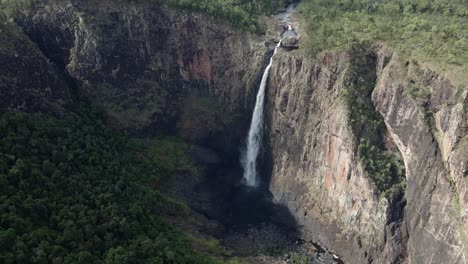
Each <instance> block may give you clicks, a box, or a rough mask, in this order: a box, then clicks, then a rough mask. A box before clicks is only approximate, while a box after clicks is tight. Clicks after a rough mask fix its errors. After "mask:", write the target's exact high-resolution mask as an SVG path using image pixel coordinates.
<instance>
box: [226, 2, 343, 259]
mask: <svg viewBox="0 0 468 264" xmlns="http://www.w3.org/2000/svg"><path fill="white" fill-rule="evenodd" d="M296 6H297V3H293V4H290V5H289V6H288V7H287V8H286V9H283V10H282V11H280V12H277V13H275V14H274V15H273V19H274V20H275V22H279V23H280V24H281V25H282V26H283V28H284V31H283V32H281V40H280V41H279V42H278V43H277V44H276V46H275V47H274V49H273V52H272V54H271V53H270V54H271V57H270V58H269V61H268V64H267V65H266V67H265V68H264V71H263V74H262V79H261V82H260V85H259V88H258V91H257V94H256V97H255V98H256V100H255V106H254V108H253V112H252V118H251V123H250V126H249V130H248V134H247V138H246V141H245V148H244V149H243V150H242V151H241V157H240V163H241V166H242V169H243V177H242V184H240V185H238V186H237V187H235V189H234V190H233V192H232V193H230V194H229V195H228V196H229V197H228V198H227V199H228V201H229V209H228V212H227V220H226V222H225V224H226V226H227V227H228V230H229V231H228V233H227V235H226V237H225V240H224V241H225V243H226V244H227V245H229V246H231V247H233V248H237V249H240V251H242V250H244V251H246V252H263V251H265V249H268V250H270V249H271V248H281V249H283V250H285V249H286V250H287V251H288V252H299V253H301V254H304V255H307V256H308V259H309V263H321V264H332V263H338V264H340V263H344V262H343V261H342V260H341V259H340V258H339V257H338V256H337V255H335V254H333V253H330V252H329V251H328V250H326V249H325V247H323V246H321V245H320V244H318V243H315V242H313V241H305V240H302V239H301V238H300V232H299V228H298V223H296V221H295V219H294V217H293V216H292V214H291V212H290V211H289V209H288V208H287V207H286V206H284V205H280V204H277V203H274V202H273V196H272V194H271V193H270V191H269V189H268V186H266V185H267V184H265V183H264V182H265V179H262V175H261V168H259V164H258V161H257V160H258V158H259V155H260V154H261V150H262V147H263V145H262V144H263V134H264V111H265V110H264V105H265V97H266V90H267V89H268V78H269V74H270V69H271V67H272V65H273V60H274V58H275V55H276V53H277V52H278V51H279V49H281V44H282V41H283V39H285V38H288V37H296V36H297V34H296V32H295V30H294V26H293V20H292V18H291V16H292V14H293V13H294V12H295V10H296ZM270 51H271V50H270ZM259 172H260V173H259ZM268 250H267V251H268Z"/></svg>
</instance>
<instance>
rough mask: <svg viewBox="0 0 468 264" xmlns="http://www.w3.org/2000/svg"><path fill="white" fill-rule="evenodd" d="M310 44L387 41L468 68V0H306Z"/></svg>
mask: <svg viewBox="0 0 468 264" xmlns="http://www.w3.org/2000/svg"><path fill="white" fill-rule="evenodd" d="M300 12H301V14H302V17H303V20H304V22H305V23H306V24H307V25H306V26H307V33H308V36H309V37H308V38H307V41H308V42H309V43H308V45H307V46H308V47H309V49H310V51H311V52H312V53H313V54H316V53H318V52H320V51H322V50H324V49H346V48H349V47H351V46H352V45H353V44H356V43H366V42H370V41H376V40H377V41H384V42H386V43H389V44H390V45H391V46H392V47H394V48H396V49H397V50H398V51H399V52H400V53H403V54H409V55H416V56H418V57H421V58H423V59H431V60H432V61H435V63H445V64H451V65H457V66H462V67H463V68H467V67H468V2H467V1H466V0H335V1H328V0H303V1H301V5H300Z"/></svg>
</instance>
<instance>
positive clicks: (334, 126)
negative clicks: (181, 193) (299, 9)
mask: <svg viewBox="0 0 468 264" xmlns="http://www.w3.org/2000/svg"><path fill="white" fill-rule="evenodd" d="M359 56H372V57H374V58H375V59H373V60H370V61H369V64H368V65H367V66H365V67H368V69H367V70H368V71H372V72H375V88H374V91H373V93H372V102H373V104H374V105H375V109H376V110H377V111H379V113H380V114H381V115H382V118H383V120H384V121H385V125H386V128H387V131H388V133H387V135H386V139H385V141H386V142H384V143H385V144H386V145H387V147H388V148H392V146H393V147H395V146H396V148H397V150H398V151H399V152H401V155H402V157H403V160H404V166H405V169H406V179H407V188H406V192H405V193H404V195H403V194H401V193H399V192H398V191H397V192H395V191H394V192H391V194H390V195H389V196H388V198H386V197H385V196H382V195H380V196H379V195H377V191H376V187H375V185H374V184H373V183H372V181H370V180H369V177H367V176H368V175H367V174H368V173H367V171H366V168H365V166H364V165H363V161H362V157H361V156H360V155H359V153H358V151H357V145H358V144H359V140H360V139H359V138H357V137H356V136H355V134H354V133H353V129H352V127H351V125H350V123H351V122H350V120H349V116H350V115H349V106H348V105H347V104H346V100H345V98H344V96H346V95H345V94H344V93H343V91H344V89H346V88H348V83H347V82H346V80H347V76H348V75H349V74H350V62H351V61H353V58H355V57H359ZM272 69H273V72H272V74H271V80H270V86H269V95H268V97H269V100H268V102H269V104H268V107H267V108H268V111H267V112H268V116H269V118H268V129H267V131H269V135H268V138H269V146H268V151H267V155H268V156H269V158H267V159H269V162H270V164H269V171H270V178H271V179H270V181H271V182H270V189H271V191H272V193H273V195H274V196H275V199H276V200H277V201H278V202H280V203H283V204H285V205H287V206H288V207H289V208H290V209H291V211H292V213H293V214H294V215H295V217H296V218H297V220H298V222H299V224H300V225H301V226H302V230H303V235H304V236H306V237H309V238H311V239H316V240H319V241H322V242H323V243H325V245H327V246H330V247H332V248H333V250H335V251H336V252H339V253H340V254H342V255H343V256H344V259H345V260H347V261H349V262H350V263H368V262H369V263H370V262H372V263H404V262H409V263H466V262H467V259H466V257H467V256H468V254H467V250H466V245H467V244H466V233H467V230H468V229H467V226H466V223H467V218H466V208H467V200H466V198H465V197H466V183H465V177H466V169H467V160H468V158H467V157H468V155H467V152H466V147H467V143H466V142H467V141H466V139H467V136H466V112H465V111H466V102H467V90H466V88H463V87H460V88H457V87H454V86H453V85H452V84H451V82H450V80H448V79H447V78H445V77H444V76H442V75H439V74H437V73H435V72H433V71H431V70H430V69H429V68H428V67H425V66H420V65H418V64H417V63H416V62H414V61H406V60H405V59H402V58H399V57H398V56H397V55H396V54H395V53H394V52H393V51H392V50H391V49H389V48H385V47H383V46H381V45H376V46H372V47H367V48H366V49H365V51H363V52H359V51H355V50H353V51H350V52H347V53H324V54H321V56H319V57H318V58H317V59H316V60H312V59H303V57H302V56H301V54H300V53H295V52H290V53H282V54H279V55H278V58H277V59H276V60H275V63H274V65H273V67H272Z"/></svg>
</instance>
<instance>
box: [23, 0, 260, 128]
mask: <svg viewBox="0 0 468 264" xmlns="http://www.w3.org/2000/svg"><path fill="white" fill-rule="evenodd" d="M115 2H116V1H99V3H95V2H94V1H65V2H63V1H47V2H45V3H44V4H38V5H36V6H34V7H33V8H31V9H29V10H22V11H21V12H19V13H18V14H17V16H16V21H17V22H18V23H19V24H20V25H21V26H22V27H23V28H24V30H25V32H26V34H27V35H28V36H30V38H31V39H32V40H33V41H34V42H35V43H37V45H38V46H39V47H40V48H41V50H42V51H43V52H44V53H45V54H46V55H47V56H48V57H49V58H50V59H51V60H52V61H54V62H55V63H56V64H57V65H59V66H60V67H63V69H66V71H67V72H68V73H69V75H70V76H71V77H72V78H73V79H74V80H75V81H76V82H77V83H78V85H79V86H80V87H82V89H83V90H84V91H85V92H86V94H88V95H90V96H91V97H92V98H94V99H96V100H97V101H98V102H99V103H102V104H103V105H104V106H105V107H106V109H107V111H108V113H109V114H110V116H111V117H113V118H114V119H115V120H117V122H118V123H119V125H120V126H121V127H123V128H125V129H127V130H129V131H132V132H137V133H140V132H149V131H151V130H153V129H158V128H174V127H175V126H176V125H175V124H176V123H181V122H182V124H181V125H180V127H190V126H191V125H192V124H189V125H187V124H185V123H183V122H187V120H179V119H178V117H179V114H180V113H181V111H183V110H184V109H185V108H187V107H190V105H189V106H187V100H185V99H184V98H186V97H187V96H188V95H196V96H201V97H205V96H208V97H214V98H215V103H218V105H219V106H222V107H223V111H224V112H226V113H230V112H241V113H242V112H243V111H245V110H246V107H247V106H248V105H250V104H251V100H252V96H250V95H251V94H252V92H253V90H252V88H255V85H253V84H254V83H255V82H256V81H257V79H258V74H259V72H260V69H261V68H262V64H263V53H264V51H265V49H264V46H263V43H262V41H261V40H260V39H257V38H255V37H253V36H252V35H250V34H247V33H242V32H238V31H235V30H233V29H231V28H230V27H229V26H228V25H225V24H223V23H222V22H220V21H215V20H213V19H211V18H208V17H205V16H202V15H198V14H189V13H185V12H181V11H171V10H168V9H165V8H164V7H161V6H160V5H159V4H132V5H131V6H129V5H128V4H118V3H115ZM191 98H192V99H193V97H191ZM203 102H204V101H203V100H202V101H201V102H199V104H202V103H203ZM190 103H192V104H193V100H191V101H190ZM208 107H213V109H214V108H216V107H217V106H215V105H208ZM178 120H179V121H178ZM189 121H190V120H189ZM204 121H205V123H206V122H210V121H212V120H209V121H206V120H204Z"/></svg>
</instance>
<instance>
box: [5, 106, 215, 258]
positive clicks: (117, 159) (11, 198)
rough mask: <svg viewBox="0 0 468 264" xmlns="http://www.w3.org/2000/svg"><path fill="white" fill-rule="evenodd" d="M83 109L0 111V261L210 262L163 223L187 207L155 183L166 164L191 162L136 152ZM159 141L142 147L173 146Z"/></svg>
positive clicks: (180, 156) (177, 155) (177, 154)
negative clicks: (60, 113)
mask: <svg viewBox="0 0 468 264" xmlns="http://www.w3.org/2000/svg"><path fill="white" fill-rule="evenodd" d="M86 109H87V110H86V111H82V110H80V111H81V112H80V113H79V114H78V115H76V114H74V115H71V116H70V117H67V118H63V119H56V118H52V117H48V116H44V115H40V114H25V113H6V114H2V115H1V116H0V189H1V190H0V196H1V199H0V213H1V217H0V262H1V263H214V262H216V261H215V260H214V259H212V258H210V257H208V256H205V255H203V254H201V253H198V252H196V251H194V250H193V249H192V248H191V246H190V241H189V240H190V238H189V237H188V236H186V235H184V234H182V233H181V232H179V231H177V230H176V229H175V228H174V227H173V226H171V225H169V224H167V223H166V222H165V221H164V220H163V216H164V215H174V216H177V215H179V216H186V215H187V214H188V209H187V208H186V207H185V206H184V205H182V204H180V203H178V202H175V201H173V200H172V199H170V198H168V197H166V196H165V195H163V194H162V193H160V192H159V191H158V190H157V188H158V187H159V185H160V182H161V181H162V180H164V179H165V178H166V177H168V175H170V174H171V173H173V172H174V170H176V169H179V168H180V167H182V168H184V166H185V168H186V169H187V170H189V169H191V165H189V164H188V162H187V161H186V158H185V157H184V153H182V152H181V151H180V148H179V150H174V151H171V150H169V149H167V148H166V147H163V148H162V149H161V150H152V151H146V150H145V149H144V148H143V147H142V146H141V145H139V144H138V142H137V143H135V142H134V141H132V140H131V139H129V138H127V137H126V136H125V135H123V134H120V133H116V132H115V131H113V130H112V129H110V128H108V127H107V126H106V125H105V124H106V120H105V117H104V115H102V114H101V112H100V111H96V110H93V108H89V107H88V108H86ZM83 113H84V114H83ZM168 141H171V142H172V141H174V140H172V139H171V138H163V139H160V140H159V141H153V144H150V147H153V148H157V147H158V146H159V145H160V144H161V145H166V146H167V145H168V144H170V146H172V147H173V148H176V149H177V148H178V146H181V144H182V143H180V142H178V141H176V142H174V143H168ZM161 142H162V143H161ZM159 143H160V144H159ZM182 147H184V146H183V145H182ZM168 151H169V152H171V153H172V154H171V155H165V153H166V152H168ZM160 157H163V159H161V158H160ZM176 161H177V162H183V164H182V165H181V166H175V164H174V162H176Z"/></svg>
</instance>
